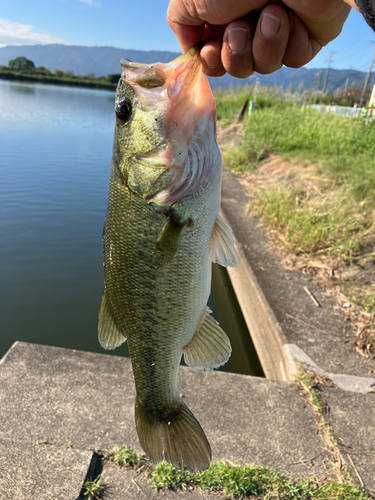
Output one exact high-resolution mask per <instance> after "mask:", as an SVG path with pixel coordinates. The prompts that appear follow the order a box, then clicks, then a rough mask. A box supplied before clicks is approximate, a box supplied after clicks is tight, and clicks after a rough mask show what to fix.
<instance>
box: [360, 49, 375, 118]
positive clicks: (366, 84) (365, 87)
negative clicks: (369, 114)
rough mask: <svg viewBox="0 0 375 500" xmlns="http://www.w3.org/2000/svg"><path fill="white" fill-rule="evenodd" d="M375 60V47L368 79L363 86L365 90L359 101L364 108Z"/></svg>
mask: <svg viewBox="0 0 375 500" xmlns="http://www.w3.org/2000/svg"><path fill="white" fill-rule="evenodd" d="M374 60H375V49H374V52H373V54H372V59H371V62H370V67H369V69H368V73H367V76H366V80H365V85H364V87H363V91H362V95H361V100H360V101H359V107H360V108H362V106H363V102H364V100H365V95H366V91H367V87H368V82H369V81H370V76H371V71H372V67H373V65H374Z"/></svg>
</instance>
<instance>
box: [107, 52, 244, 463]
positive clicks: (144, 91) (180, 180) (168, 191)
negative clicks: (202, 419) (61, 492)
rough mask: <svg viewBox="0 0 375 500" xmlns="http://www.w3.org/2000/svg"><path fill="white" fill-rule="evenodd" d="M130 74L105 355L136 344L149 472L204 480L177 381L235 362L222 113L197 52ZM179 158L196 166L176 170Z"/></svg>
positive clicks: (111, 239)
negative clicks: (215, 284)
mask: <svg viewBox="0 0 375 500" xmlns="http://www.w3.org/2000/svg"><path fill="white" fill-rule="evenodd" d="M122 64H123V74H122V78H121V80H120V82H119V85H118V89H117V92H116V115H117V117H116V125H115V135H114V153H113V159H112V167H111V176H110V187H109V196H108V207H107V215H106V220H105V231H104V263H105V266H104V269H105V290H104V294H103V300H102V304H101V309H100V313H99V341H100V343H101V345H102V346H103V347H105V348H107V349H113V348H115V347H117V346H118V345H120V344H121V343H122V342H124V341H125V340H127V341H128V346H129V353H130V357H131V362H132V367H133V373H134V380H135V386H136V402H135V419H136V428H137V432H138V436H139V439H140V443H141V445H142V447H143V448H144V450H145V452H146V453H147V455H148V457H149V458H150V460H151V462H153V463H154V464H157V463H159V462H160V461H162V460H168V461H169V462H171V463H172V464H173V465H174V466H175V467H179V468H183V467H187V468H188V469H190V470H195V469H200V470H203V469H205V468H207V467H208V465H209V463H210V460H211V448H210V445H209V443H208V441H207V438H206V436H205V434H204V432H203V430H202V428H201V426H200V424H199V423H198V421H197V420H196V419H195V417H194V416H193V414H192V413H191V411H190V410H189V409H188V408H187V407H186V405H185V404H184V403H183V401H181V400H180V398H179V397H178V395H177V376H178V369H179V365H180V361H181V357H182V355H183V354H184V355H185V361H186V363H187V364H188V365H189V366H190V367H191V368H192V369H195V370H200V371H206V370H210V369H213V368H217V367H218V366H220V365H221V364H223V363H225V362H226V361H227V359H228V358H229V356H230V352H231V348H230V343H229V340H228V338H227V336H226V335H225V333H224V332H223V331H222V330H221V328H220V327H219V325H218V324H217V322H216V321H215V320H214V319H213V318H211V316H210V315H209V311H208V310H207V307H206V304H207V300H208V297H209V293H210V284H211V261H215V262H219V263H220V264H222V265H233V266H234V265H237V263H238V260H237V256H236V253H235V250H234V246H233V245H234V240H233V236H232V235H231V231H230V228H229V226H227V225H226V223H225V222H224V221H223V220H222V219H221V218H220V217H219V216H218V212H219V206H220V184H221V168H222V167H221V159H220V153H219V151H218V148H217V144H216V140H215V107H214V101H213V98H212V95H211V92H210V89H209V86H208V83H207V80H206V77H205V76H204V75H203V73H202V69H201V62H200V56H199V51H197V50H196V49H194V50H193V51H191V52H190V53H188V54H187V55H185V56H182V57H181V58H178V59H177V60H175V61H172V62H171V63H169V64H167V65H161V64H158V65H150V66H148V65H137V64H136V63H130V62H128V61H126V62H123V63H122ZM192 69H194V70H196V72H197V73H196V75H195V74H192V73H191V71H192ZM174 85H177V86H178V89H177V90H176V89H174V87H173V86H174ZM186 95H189V96H190V97H189V99H186V98H185V96H186ZM202 99H203V101H202ZM176 124H178V127H176ZM173 127H174V128H173ZM177 128H178V132H177V131H176V130H177ZM179 151H185V152H187V154H186V155H185V156H186V158H185V159H184V160H183V161H181V162H179V163H177V164H175V163H174V161H175V160H176V159H177V160H179ZM184 168H185V169H187V170H186V171H184V170H182V169H184Z"/></svg>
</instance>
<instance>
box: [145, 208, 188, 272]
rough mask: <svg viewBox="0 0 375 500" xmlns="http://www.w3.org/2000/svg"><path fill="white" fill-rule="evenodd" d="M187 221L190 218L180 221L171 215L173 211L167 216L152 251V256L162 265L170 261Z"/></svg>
mask: <svg viewBox="0 0 375 500" xmlns="http://www.w3.org/2000/svg"><path fill="white" fill-rule="evenodd" d="M189 221H190V219H187V220H185V221H182V222H181V221H179V220H176V219H175V218H174V217H173V213H172V214H171V215H170V216H169V218H168V219H167V222H166V223H165V224H164V226H163V229H162V230H161V232H160V235H159V238H158V239H157V241H156V245H155V249H154V253H153V258H154V260H155V261H156V262H157V263H158V264H161V265H164V264H168V263H169V262H171V260H172V259H173V257H174V255H175V253H176V252H177V249H178V247H179V244H180V242H181V238H182V235H183V234H184V230H185V228H186V226H187V225H188V224H189Z"/></svg>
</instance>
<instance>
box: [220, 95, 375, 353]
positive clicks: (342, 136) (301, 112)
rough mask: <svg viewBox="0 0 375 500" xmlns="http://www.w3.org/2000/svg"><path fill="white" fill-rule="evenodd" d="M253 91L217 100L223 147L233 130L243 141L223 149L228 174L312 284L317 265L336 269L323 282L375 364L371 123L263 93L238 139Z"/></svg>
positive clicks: (374, 140) (374, 149)
mask: <svg viewBox="0 0 375 500" xmlns="http://www.w3.org/2000/svg"><path fill="white" fill-rule="evenodd" d="M249 90H250V91H251V89H248V90H247V92H246V91H243V90H242V91H241V92H235V91H232V92H231V93H228V94H220V93H218V94H216V95H215V97H216V100H217V108H218V117H219V123H221V124H222V125H221V126H222V127H223V126H224V127H226V128H224V131H221V136H222V137H223V138H224V143H225V141H227V144H230V142H228V136H230V134H231V133H232V132H231V130H234V133H237V136H238V135H240V137H237V141H236V142H234V144H236V146H235V147H233V146H232V147H224V148H223V151H224V154H223V163H224V166H226V167H229V168H230V169H232V170H233V171H234V172H248V174H247V177H246V182H247V184H248V189H249V191H250V193H251V198H252V202H251V209H252V211H253V212H255V213H257V214H258V215H260V216H261V217H262V220H263V221H264V223H265V225H266V226H267V227H268V228H269V229H270V230H272V235H273V237H276V238H277V241H278V244H280V243H281V245H282V247H283V248H284V249H285V250H286V251H287V254H288V258H289V257H291V259H292V261H293V262H294V263H295V265H297V267H298V266H299V265H302V267H303V266H304V268H309V269H311V271H312V274H314V275H316V274H317V273H318V271H317V269H318V268H314V267H313V266H312V265H311V266H310V264H309V263H310V262H313V260H314V259H315V260H314V262H317V260H316V259H319V261H320V264H318V267H319V265H320V266H321V268H324V266H326V268H327V269H328V268H330V269H331V271H330V273H329V274H328V273H326V275H327V276H325V275H324V276H323V271H322V273H321V275H322V277H323V278H324V280H325V283H326V284H328V282H329V283H330V285H329V286H332V285H334V286H339V288H340V291H341V292H342V294H343V295H344V296H345V297H347V299H346V301H347V300H349V301H350V302H352V304H355V305H356V307H357V306H358V307H359V308H360V310H359V312H358V310H357V309H356V308H355V307H354V308H353V307H352V308H351V311H352V313H351V314H352V315H353V318H357V319H358V318H360V320H358V324H356V325H354V328H355V329H357V328H360V329H361V332H365V333H361V334H360V336H359V337H358V338H357V340H356V349H357V351H358V352H360V353H361V354H363V355H364V356H366V357H371V356H374V355H375V288H374V286H375V284H374V270H375V121H372V122H370V123H367V124H366V123H365V122H364V121H362V120H356V119H350V118H345V117H341V116H335V115H331V114H320V113H318V112H317V111H313V110H308V109H303V107H302V105H301V104H299V103H298V100H297V99H296V98H295V99H294V102H293V97H298V96H288V97H289V98H291V100H287V99H282V96H280V95H278V94H277V92H276V91H274V90H273V89H268V90H267V89H266V90H263V91H262V92H261V94H260V96H259V97H258V104H259V105H258V107H257V108H256V109H255V110H254V111H253V113H252V115H251V116H246V117H245V119H244V121H243V123H242V124H241V129H240V132H241V134H238V127H239V126H236V127H235V126H234V125H233V123H235V122H236V121H237V116H238V113H239V110H240V107H241V103H242V102H243V101H244V100H245V99H246V98H247V97H249ZM230 124H232V125H230ZM224 146H225V144H224ZM289 260H290V259H289ZM299 262H300V264H299ZM326 262H328V264H327V265H326ZM333 269H334V270H335V271H334V272H333ZM345 297H344V302H345ZM361 311H362V312H361ZM357 319H356V320H355V321H357ZM362 337H363V339H362Z"/></svg>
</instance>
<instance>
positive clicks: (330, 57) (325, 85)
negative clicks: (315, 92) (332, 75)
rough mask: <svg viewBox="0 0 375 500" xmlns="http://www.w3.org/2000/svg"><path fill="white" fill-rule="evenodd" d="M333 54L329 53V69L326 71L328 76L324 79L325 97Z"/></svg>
mask: <svg viewBox="0 0 375 500" xmlns="http://www.w3.org/2000/svg"><path fill="white" fill-rule="evenodd" d="M332 54H333V52H330V53H329V60H328V66H327V69H326V76H325V77H324V84H323V95H325V93H326V90H327V82H328V73H329V67H330V66H331V60H332Z"/></svg>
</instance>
